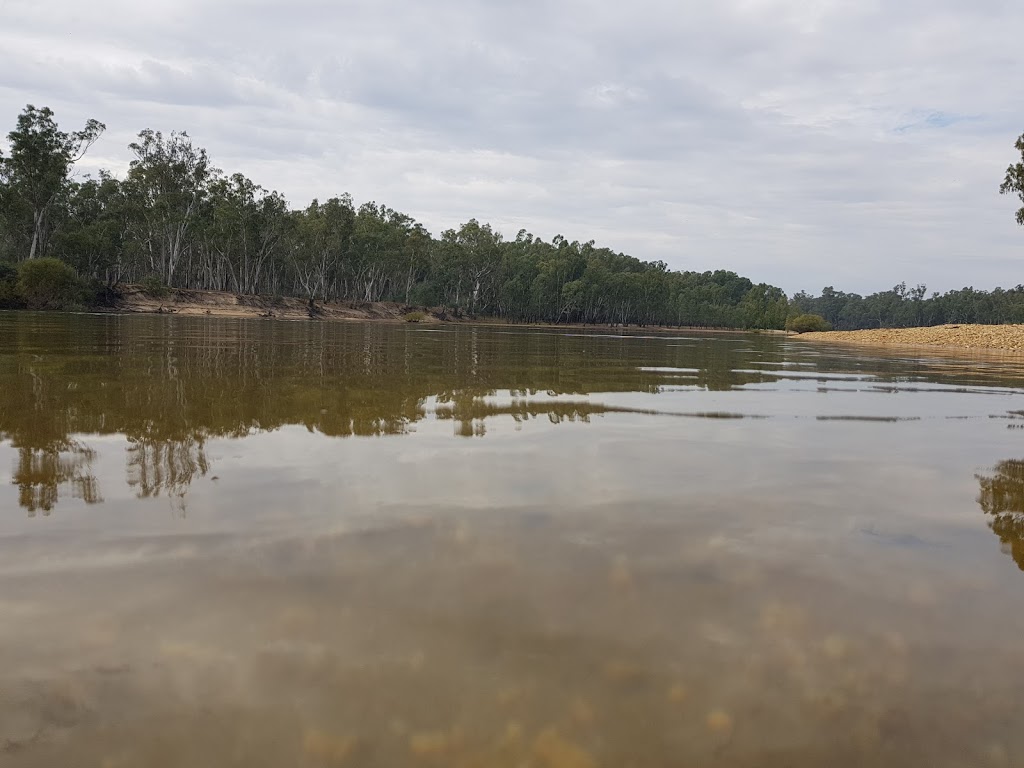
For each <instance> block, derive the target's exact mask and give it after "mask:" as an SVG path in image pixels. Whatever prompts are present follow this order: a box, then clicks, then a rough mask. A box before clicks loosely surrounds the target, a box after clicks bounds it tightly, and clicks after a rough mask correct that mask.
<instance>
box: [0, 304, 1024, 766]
mask: <svg viewBox="0 0 1024 768" xmlns="http://www.w3.org/2000/svg"><path fill="white" fill-rule="evenodd" d="M910 354H912V355H913V356H912V357H910V356H908V353H906V352H902V353H901V352H884V351H883V352H878V351H870V350H865V349H862V348H856V349H843V348H832V347H827V346H820V345H812V344H809V343H806V342H801V341H799V340H787V339H785V338H780V337H776V336H766V335H749V336H743V335H714V334H697V333H691V332H678V333H657V334H644V333H643V332H642V331H640V332H634V333H624V334H619V333H609V332H580V331H559V330H530V329H523V328H517V327H515V326H501V327H490V328H487V327H461V326H460V327H455V328H451V327H442V328H436V327H432V328H431V327H418V326H414V325H408V326H406V325H401V326H396V325H386V324H372V323H368V324H358V323H352V324H318V323H295V324H289V323H281V322H274V321H265V322H261V321H251V320H250V321H233V320H216V319H188V318H174V317H171V318H166V317H109V316H108V317H103V316H100V317H93V316H70V315H31V314H2V313H0V765H4V766H8V765H10V766H65V765H83V766H104V767H105V768H113V767H116V766H137V765H146V766H183V765H188V766H227V765H237V766H254V767H256V768H259V767H261V766H282V765H296V766H325V765H334V766H336V765H351V766H404V765H410V766H414V765H415V766H418V765H424V766H429V765H438V766H440V765H445V766H466V767H467V768H469V767H471V766H481V767H482V766H509V768H513V767H514V766H533V767H535V768H588V766H635V767H637V768H640V767H641V766H651V768H654V767H655V766H659V767H660V766H674V765H679V766H689V765H706V766H751V767H753V766H796V767H797V768H802V767H803V766H821V765H829V766H839V767H842V766H890V765H891V766H907V765H931V766H985V765H991V766H1009V765H1021V764H1024V729H1022V728H1021V727H1020V726H1021V722H1022V721H1021V713H1022V712H1024V645H1022V644H1021V642H1020V639H1021V638H1022V637H1024V610H1022V607H1024V573H1022V570H1024V543H1022V542H1024V429H1022V427H1024V397H1022V395H1024V358H999V357H994V356H985V357H976V358H962V357H961V358H949V357H943V356H942V355H938V354H937V355H932V356H922V353H920V352H917V351H915V352H913V353H910Z"/></svg>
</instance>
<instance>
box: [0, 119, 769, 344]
mask: <svg viewBox="0 0 1024 768" xmlns="http://www.w3.org/2000/svg"><path fill="white" fill-rule="evenodd" d="M103 130H104V126H103V125H102V124H100V123H98V122H96V121H90V122H89V123H88V124H87V125H86V126H85V128H84V129H83V130H82V131H78V132H73V133H66V132H64V131H61V130H60V129H59V127H58V126H57V124H56V122H55V120H54V116H53V113H52V112H51V111H50V110H49V109H47V108H38V109H37V108H35V107H32V106H29V107H27V108H26V109H25V110H24V111H23V112H22V114H21V115H19V117H18V121H17V126H16V128H15V129H14V130H13V131H11V133H10V134H9V135H8V139H9V145H10V148H9V154H8V155H7V156H4V157H0V262H2V261H7V262H9V263H17V262H24V261H29V260H33V259H37V258H40V257H51V258H55V259H58V260H59V261H60V262H62V263H64V264H67V265H69V266H70V267H72V268H73V269H74V270H75V272H76V273H77V274H78V275H79V276H80V277H81V278H84V279H85V280H86V281H87V282H89V283H90V285H89V286H86V288H85V289H83V290H80V291H79V292H78V294H77V295H79V296H84V297H86V300H87V301H89V300H92V299H91V298H90V297H97V296H102V295H103V293H104V291H103V290H101V289H102V288H106V289H114V288H115V287H116V286H117V285H118V284H120V283H143V284H147V283H148V284H153V285H155V286H171V287H177V288H186V289H210V290H221V291H231V292H235V293H238V294H264V295H270V296H301V297H304V298H309V299H311V300H313V301H350V302H376V301H394V302H401V303H404V304H407V305H414V306H429V307H445V308H449V309H450V310H451V311H453V312H454V313H455V314H456V315H459V314H462V313H465V314H468V315H471V316H476V315H486V316H498V317H503V318H506V319H508V320H510V321H517V322H548V323H561V322H571V323H595V324H597V323H601V324H606V323H614V324H627V325H673V326H702V327H731V328H782V327H783V325H784V324H785V321H786V317H787V314H788V312H789V302H788V300H787V297H786V295H785V294H784V293H783V291H782V290H781V289H779V288H776V287H774V286H770V285H766V284H764V283H760V284H756V285H755V284H754V283H753V282H751V281H750V280H749V279H747V278H744V277H740V276H739V275H737V274H735V273H733V272H728V271H724V270H718V271H714V272H703V273H697V272H675V271H670V270H669V269H667V267H666V265H665V264H664V263H663V262H660V261H655V262H645V261H641V260H640V259H637V258H634V257H632V256H628V255H626V254H623V253H618V252H615V251H613V250H611V249H608V248H601V247H598V246H596V245H595V244H594V242H593V241H590V242H579V241H569V240H567V239H566V238H564V237H562V236H561V235H559V236H556V237H555V238H554V239H553V240H552V241H551V242H546V241H544V240H542V239H540V238H539V237H535V236H533V235H532V234H530V233H529V232H527V231H525V230H522V231H520V232H519V233H518V234H517V235H516V237H515V239H513V240H506V239H504V238H503V237H502V235H501V233H499V232H497V231H495V230H494V229H493V228H492V227H491V226H490V225H488V224H481V223H479V222H478V221H476V220H475V219H470V220H469V221H468V222H466V223H465V224H463V225H462V226H460V227H458V228H457V229H449V230H446V231H445V232H443V233H441V235H440V236H439V237H435V236H433V235H432V234H431V233H430V232H428V231H427V230H426V228H425V227H424V226H423V225H422V224H420V223H419V222H417V221H416V220H415V219H413V218H412V217H411V216H408V215H406V214H404V213H401V212H399V211H396V210H394V209H392V208H389V207H387V206H385V205H378V204H377V203H374V202H368V203H363V204H361V205H357V204H356V203H355V202H353V200H352V198H351V197H349V196H348V195H341V196H338V197H332V198H330V199H327V200H323V201H320V200H314V201H313V202H312V203H311V204H310V205H309V206H307V207H306V208H304V209H293V208H292V207H291V206H290V205H289V203H288V201H287V200H286V199H285V198H284V197H283V196H282V195H281V194H279V193H277V192H274V191H270V190H267V189H265V188H263V187H261V186H260V185H258V184H256V183H255V182H253V181H252V180H250V179H248V178H246V177H245V176H243V175H242V174H239V173H236V174H232V175H228V174H225V173H223V172H221V171H220V170H218V169H217V168H215V167H214V165H213V164H212V162H211V160H210V158H209V157H208V155H207V153H206V151H205V150H204V149H202V148H201V147H197V146H196V145H195V144H194V143H193V142H192V139H191V138H190V137H189V136H188V135H187V134H186V133H171V134H170V135H164V134H162V133H160V132H158V131H152V130H145V131H142V132H141V133H140V134H139V137H138V140H137V141H136V142H134V143H132V144H131V145H130V150H131V152H132V155H133V158H134V159H133V160H132V161H131V164H130V166H129V170H128V172H127V174H126V175H125V177H124V178H123V179H119V178H116V177H114V176H113V175H112V174H110V173H108V172H101V173H100V174H99V176H98V177H97V178H88V177H85V178H82V179H77V178H75V177H74V173H73V168H74V165H75V163H76V162H77V161H78V160H80V159H81V157H82V156H83V155H84V153H85V152H86V151H87V150H88V148H89V147H90V146H91V145H92V144H93V143H94V142H95V141H96V140H97V138H98V137H99V135H100V134H101V133H102V131H103ZM43 271H44V272H45V273H46V277H47V278H49V279H51V280H57V281H58V282H60V281H63V283H66V276H60V275H57V274H56V273H57V272H60V269H59V266H58V267H53V266H51V268H50V269H48V270H43ZM6 274H7V281H8V287H7V289H6V294H4V290H5V289H3V288H2V287H0V301H4V300H5V299H4V298H3V297H4V295H6V296H7V299H6V302H7V303H8V304H11V303H12V302H17V301H18V300H19V296H20V300H22V301H26V299H25V297H24V295H23V294H24V292H25V291H24V290H19V288H18V286H19V285H21V286H22V287H23V288H24V286H26V285H28V283H31V279H28V280H27V281H26V278H25V276H24V275H19V274H15V273H13V272H11V271H10V269H8V270H7V272H6ZM31 277H32V276H30V278H31ZM0 278H2V275H0ZM63 283H62V284H63ZM29 287H31V286H29ZM44 292H45V291H44ZM36 293H39V291H36ZM28 303H31V302H28Z"/></svg>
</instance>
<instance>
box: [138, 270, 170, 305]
mask: <svg viewBox="0 0 1024 768" xmlns="http://www.w3.org/2000/svg"><path fill="white" fill-rule="evenodd" d="M139 287H140V288H142V292H143V293H144V294H146V295H147V296H149V297H150V298H153V299H166V298H167V297H168V296H170V295H171V289H170V288H168V287H167V286H166V285H164V284H163V281H162V280H160V278H159V277H157V276H156V275H150V276H149V277H144V278H142V281H141V282H140V283H139Z"/></svg>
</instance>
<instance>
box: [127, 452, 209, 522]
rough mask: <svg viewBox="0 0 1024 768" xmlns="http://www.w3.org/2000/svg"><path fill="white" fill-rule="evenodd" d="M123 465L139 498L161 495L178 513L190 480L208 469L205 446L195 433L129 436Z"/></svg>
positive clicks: (183, 511)
mask: <svg viewBox="0 0 1024 768" xmlns="http://www.w3.org/2000/svg"><path fill="white" fill-rule="evenodd" d="M127 464H128V485H129V487H131V488H134V489H136V494H137V496H138V497H139V498H140V499H149V498H156V497H158V496H160V495H164V496H166V497H167V498H168V499H170V500H171V504H172V505H173V506H174V508H175V509H176V510H177V511H178V512H179V513H180V514H182V515H184V514H185V493H186V492H187V491H188V487H189V485H190V484H191V483H192V480H193V479H194V478H196V477H205V476H206V473H207V472H209V470H210V462H209V460H208V459H207V457H206V446H205V445H204V443H203V440H202V438H201V437H195V436H189V437H186V438H184V439H180V440H158V439H152V438H131V439H130V440H129V445H128V460H127Z"/></svg>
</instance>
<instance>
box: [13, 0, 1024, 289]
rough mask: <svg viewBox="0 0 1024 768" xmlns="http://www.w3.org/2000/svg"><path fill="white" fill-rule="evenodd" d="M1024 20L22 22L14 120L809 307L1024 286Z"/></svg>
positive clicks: (470, 6) (978, 13) (304, 15)
mask: <svg viewBox="0 0 1024 768" xmlns="http://www.w3.org/2000/svg"><path fill="white" fill-rule="evenodd" d="M1022 24H1024V7H1022V6H1020V4H1019V3H1015V2H1011V1H1010V0H987V1H979V2H974V3H970V4H965V3H962V2H954V0H939V1H938V2H931V1H930V2H925V0H905V1H904V2H899V3H883V2H881V0H875V1H874V2H863V1H860V2H853V1H849V2H847V1H846V0H832V1H831V2H819V3H813V4H808V3H806V2H798V1H797V0H733V1H732V2H721V3H697V2H689V3H679V2H667V1H665V2H662V1H660V0H639V1H638V2H634V3H630V4H628V5H622V4H609V3H599V2H596V1H594V0H563V1H562V2H559V3H541V2H537V1H536V0H529V1H527V2H521V3H516V4H497V3H487V2H484V1H483V0H444V1H443V2H437V3H429V4H428V3H412V2H409V0H390V2H383V3H380V2H375V3H369V2H353V3H344V4H341V3H334V2H327V0H301V1H300V2H296V3H292V4H288V5H283V4H280V3H270V2H250V1H247V2H242V1H241V0H231V1H230V2H225V1H224V0H221V1H220V2H203V3H200V2H198V0H187V1H186V2H174V3H171V2H156V3H147V4H145V5H139V4H137V3H132V4H129V3H127V2H122V1H121V0H97V1H96V2H94V3H91V4H89V6H87V7H86V6H81V5H80V4H77V3H70V2H63V1H59V0H51V2H48V3H45V4H42V3H37V2H36V3H28V2H22V1H21V0H8V2H7V3H5V4H3V5H0V71H2V72H4V76H3V78H2V79H0V114H6V115H7V116H8V117H7V120H8V123H9V124H10V125H13V122H14V118H15V116H16V114H17V112H18V111H19V110H20V109H21V108H22V107H23V106H24V105H25V104H26V103H29V102H31V103H35V104H37V105H40V104H46V105H49V106H50V107H52V108H53V109H54V110H55V111H56V113H57V116H58V119H59V120H60V121H61V123H62V124H63V125H66V126H67V127H69V128H72V127H76V126H77V125H78V124H80V123H82V122H83V121H84V120H85V119H86V118H88V117H96V118H97V119H100V120H102V121H104V122H105V123H107V125H108V133H107V135H105V136H104V138H103V139H102V140H101V142H100V143H99V144H97V146H96V147H95V148H94V151H93V154H92V155H91V156H90V158H89V163H91V164H92V166H93V167H97V166H104V167H110V168H112V169H114V170H115V171H123V169H124V167H125V166H126V164H127V161H128V151H127V144H128V143H129V142H130V141H131V140H132V138H133V136H134V135H135V133H137V132H138V131H139V130H141V129H142V128H147V127H151V128H155V129H159V130H164V131H169V130H173V129H186V130H188V131H189V132H190V134H192V135H193V136H194V137H195V138H196V140H197V141H198V143H200V144H201V145H203V146H205V147H207V149H209V150H210V153H211V156H212V157H213V159H214V160H215V162H216V163H217V165H219V166H220V167H222V168H224V169H225V170H229V171H235V170H241V171H243V172H245V173H246V174H248V175H249V176H251V177H253V178H254V179H255V180H256V181H258V182H260V183H261V184H263V185H264V186H268V187H272V188H277V189H279V190H281V191H282V192H284V193H285V194H286V195H287V196H288V197H289V199H290V200H292V201H293V203H295V204H297V205H302V204H305V203H306V202H308V200H310V199H311V198H312V197H314V196H316V197H320V198H323V197H327V196H330V195H333V194H338V193H340V192H343V191H348V192H351V193H352V195H353V196H354V197H355V199H356V200H368V199H374V200H377V201H378V202H385V203H387V204H389V205H391V206H393V207H396V208H399V209H401V210H403V211H405V212H407V213H409V214H411V215H413V216H415V217H417V218H419V219H421V220H423V221H424V222H425V223H426V224H427V225H428V226H429V227H430V228H431V229H432V230H433V231H434V232H439V231H440V230H442V229H445V228H447V227H450V226H454V225H456V224H458V223H459V222H460V221H464V220H465V219H467V218H469V217H471V216H472V217H476V218H478V219H481V220H486V221H491V222H492V223H494V224H495V225H496V226H498V227H499V228H500V229H502V231H504V232H505V234H506V235H507V236H509V237H513V236H514V235H515V233H516V231H517V230H518V229H520V228H525V229H527V230H529V231H531V232H533V233H534V234H537V235H540V236H543V237H548V238H549V237H551V236H553V235H554V234H556V233H562V234H564V235H566V236H567V237H570V238H578V239H584V240H586V239H591V238H593V239H596V240H597V241H598V242H599V243H600V244H602V245H608V246H610V247H613V248H616V249H620V250H625V251H627V252H629V253H632V254H633V255H636V256H639V257H641V258H647V259H663V260H664V261H666V262H668V264H669V265H670V266H672V267H676V268H682V269H700V270H703V269H716V268H728V269H735V270H736V271H738V272H740V273H743V274H747V275H749V276H750V277H752V278H754V279H757V280H766V281H769V282H772V283H775V284H777V285H780V286H782V287H783V288H785V289H786V290H788V291H790V292H792V291H795V290H798V289H801V288H806V289H809V290H818V289H820V288H821V286H823V285H826V284H831V285H835V286H836V287H837V288H842V289H845V290H854V291H860V292H868V291H872V290H879V289H884V288H887V287H889V286H891V285H892V284H894V283H896V282H899V281H900V280H907V281H908V282H911V283H914V282H926V283H928V284H929V285H930V286H931V287H932V288H935V289H947V288H953V287H960V286H963V285H965V284H974V285H976V286H978V287H992V286H994V285H996V284H1002V285H1004V286H1008V285H1014V284H1016V283H1018V282H1020V277H1019V273H1020V270H1019V261H1020V256H1021V254H1022V250H1024V232H1022V231H1020V228H1018V227H1016V225H1015V224H1014V222H1013V218H1012V212H1013V210H1014V209H1015V206H1014V204H1013V202H1014V201H1011V200H1008V199H1006V198H1001V197H1000V196H999V195H998V192H997V187H998V184H999V181H1000V180H1001V177H1002V173H1003V170H1004V169H1005V167H1006V165H1007V164H1008V163H1009V162H1010V161H1011V160H1012V159H1013V148H1012V144H1013V141H1014V139H1015V138H1016V136H1017V135H1018V134H1019V133H1020V132H1021V131H1024V118H1022V117H1021V115H1024V94H1022V93H1021V91H1020V89H1019V88H1017V86H1016V75H1017V72H1018V71H1019V63H1020V62H1019V55H1017V54H1014V53H1013V51H1015V50H1017V47H1018V40H1017V31H1018V30H1019V29H1021V27H1022Z"/></svg>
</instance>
